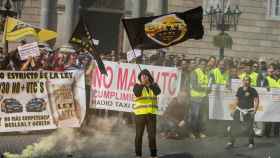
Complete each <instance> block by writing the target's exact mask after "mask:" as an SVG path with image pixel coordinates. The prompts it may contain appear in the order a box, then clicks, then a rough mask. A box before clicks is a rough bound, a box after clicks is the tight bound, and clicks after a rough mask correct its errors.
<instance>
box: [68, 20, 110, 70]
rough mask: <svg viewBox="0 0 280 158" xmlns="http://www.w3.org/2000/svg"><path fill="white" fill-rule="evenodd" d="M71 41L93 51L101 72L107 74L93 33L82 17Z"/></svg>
mask: <svg viewBox="0 0 280 158" xmlns="http://www.w3.org/2000/svg"><path fill="white" fill-rule="evenodd" d="M69 42H70V43H74V44H77V45H79V46H80V47H81V48H82V49H85V50H87V51H88V52H90V53H92V55H93V57H94V59H95V60H96V62H97V65H98V68H99V70H100V72H101V73H102V74H104V75H107V71H106V69H105V66H104V63H103V61H102V59H101V58H100V56H99V54H98V53H97V51H96V48H95V46H94V43H93V38H92V36H91V33H90V32H89V30H88V27H87V25H86V23H85V22H84V21H83V19H82V18H80V20H79V23H78V25H77V26H76V29H75V31H74V32H73V34H72V37H71V39H70V41H69Z"/></svg>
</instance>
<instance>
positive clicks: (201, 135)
mask: <svg viewBox="0 0 280 158" xmlns="http://www.w3.org/2000/svg"><path fill="white" fill-rule="evenodd" d="M206 137H207V136H206V135H205V134H203V133H199V138H206Z"/></svg>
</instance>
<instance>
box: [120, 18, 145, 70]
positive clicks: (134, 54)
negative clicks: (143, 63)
mask: <svg viewBox="0 0 280 158" xmlns="http://www.w3.org/2000/svg"><path fill="white" fill-rule="evenodd" d="M122 23H123V26H124V28H125V31H126V34H127V36H129V34H128V32H127V30H128V29H127V26H126V25H125V22H124V21H123V20H122ZM128 41H129V44H130V46H131V48H132V52H133V54H134V57H135V59H136V58H137V57H136V53H135V52H134V47H133V45H132V43H131V41H130V40H129V37H128ZM142 52H143V50H141V53H142ZM142 54H143V53H142ZM136 64H137V66H138V67H139V69H140V71H142V69H141V67H140V65H139V64H138V63H137V62H136Z"/></svg>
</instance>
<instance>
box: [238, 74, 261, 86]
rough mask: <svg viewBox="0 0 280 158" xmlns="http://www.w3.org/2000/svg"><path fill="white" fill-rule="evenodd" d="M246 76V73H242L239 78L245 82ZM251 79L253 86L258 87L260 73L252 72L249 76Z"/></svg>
mask: <svg viewBox="0 0 280 158" xmlns="http://www.w3.org/2000/svg"><path fill="white" fill-rule="evenodd" d="M245 76H246V73H242V74H241V75H239V78H240V79H241V80H243V79H244V77H245ZM249 77H250V79H251V86H253V87H257V80H258V73H256V72H252V73H251V74H250V75H249Z"/></svg>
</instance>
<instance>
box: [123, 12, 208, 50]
mask: <svg viewBox="0 0 280 158" xmlns="http://www.w3.org/2000/svg"><path fill="white" fill-rule="evenodd" d="M202 14H203V10H202V7H198V8H195V9H191V10H188V11H186V12H180V13H179V12H175V13H170V14H165V15H160V16H151V17H142V18H133V19H122V22H123V25H124V27H125V30H126V32H127V35H128V39H129V41H130V44H131V46H132V48H133V49H135V48H138V49H142V50H144V49H159V48H164V47H169V46H172V45H175V44H177V43H180V42H183V41H186V40H188V39H201V38H202V37H203V34H204V29H203V25H202V19H203V15H202Z"/></svg>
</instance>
